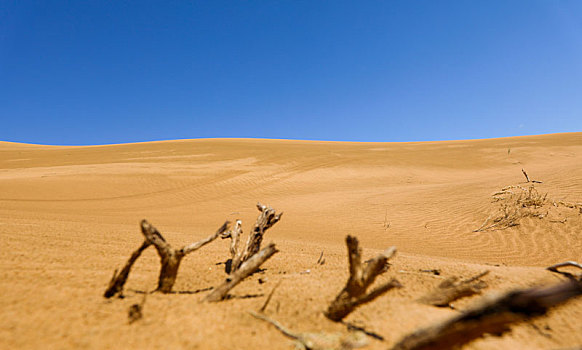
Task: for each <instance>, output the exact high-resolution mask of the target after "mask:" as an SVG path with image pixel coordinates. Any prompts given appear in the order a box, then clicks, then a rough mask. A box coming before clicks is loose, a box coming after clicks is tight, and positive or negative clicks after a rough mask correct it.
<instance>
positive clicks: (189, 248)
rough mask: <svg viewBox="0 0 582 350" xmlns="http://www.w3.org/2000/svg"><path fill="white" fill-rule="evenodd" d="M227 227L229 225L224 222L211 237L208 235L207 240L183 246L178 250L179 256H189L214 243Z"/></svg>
mask: <svg viewBox="0 0 582 350" xmlns="http://www.w3.org/2000/svg"><path fill="white" fill-rule="evenodd" d="M237 223H238V221H237ZM228 225H229V222H228V221H226V222H225V223H224V224H222V226H221V227H220V228H219V229H218V230H217V231H216V232H215V233H214V234H213V235H210V236H208V237H207V238H205V239H203V240H201V241H198V242H196V243H192V244H189V245H187V246H184V247H183V248H182V249H180V254H182V255H187V254H190V253H192V252H195V251H197V250H198V249H200V248H202V247H204V246H205V245H207V244H208V243H210V242H212V241H214V240H215V239H217V238H218V237H220V236H222V235H223V233H224V232H225V231H226V230H227V229H228Z"/></svg>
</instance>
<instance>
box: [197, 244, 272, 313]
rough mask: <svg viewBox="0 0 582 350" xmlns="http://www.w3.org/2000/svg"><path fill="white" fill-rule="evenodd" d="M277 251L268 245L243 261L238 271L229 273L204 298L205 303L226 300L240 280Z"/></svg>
mask: <svg viewBox="0 0 582 350" xmlns="http://www.w3.org/2000/svg"><path fill="white" fill-rule="evenodd" d="M277 252H278V250H277V248H275V244H274V243H270V244H269V245H268V246H266V247H265V248H263V249H262V250H260V251H259V252H258V253H257V254H254V255H253V256H252V257H251V258H250V259H248V260H247V261H245V262H244V263H243V264H242V265H241V266H240V268H239V269H238V270H236V271H235V272H233V273H231V274H230V275H229V276H228V277H227V278H226V280H225V281H224V283H222V284H221V285H220V286H218V287H217V288H215V289H214V290H213V291H212V292H211V293H210V294H208V295H207V296H206V298H204V300H205V301H209V302H214V301H221V300H224V299H225V298H226V296H227V295H228V292H229V291H230V290H231V289H232V288H234V287H235V286H236V285H237V284H239V283H240V282H241V281H242V280H244V279H245V278H247V277H248V276H250V275H251V274H252V273H254V272H255V271H257V269H258V268H259V267H260V266H261V265H262V264H263V263H264V262H265V261H267V260H268V259H269V258H270V257H271V256H273V255H274V254H275V253H277Z"/></svg>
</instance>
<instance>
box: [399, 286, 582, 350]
mask: <svg viewBox="0 0 582 350" xmlns="http://www.w3.org/2000/svg"><path fill="white" fill-rule="evenodd" d="M579 295H582V281H574V280H572V281H568V282H564V283H560V284H556V285H553V286H549V287H538V288H530V289H523V290H516V291H512V292H509V293H507V294H505V295H503V296H501V297H498V298H495V299H493V300H491V301H485V302H484V303H483V304H482V305H481V306H478V307H475V308H473V309H471V310H468V311H466V312H464V313H462V314H461V315H458V316H455V317H453V318H451V319H449V320H447V321H444V322H442V323H438V324H436V325H433V326H431V327H428V328H424V329H420V330H417V331H415V332H413V333H411V334H410V335H407V336H406V337H404V338H403V339H402V340H400V341H399V342H398V343H397V344H396V345H395V346H394V347H393V348H392V350H429V349H451V348H455V347H460V346H462V345H463V344H466V343H468V342H471V341H472V340H474V339H477V338H479V337H481V336H482V335H484V334H486V333H489V334H496V335H500V334H502V333H504V332H505V331H507V330H508V326H509V325H510V324H512V323H516V322H520V321H524V320H527V319H530V318H534V317H537V316H541V315H544V314H545V313H546V312H547V311H548V309H550V308H552V307H554V306H557V305H559V304H561V303H564V302H566V301H567V300H569V299H571V298H574V297H576V296H579Z"/></svg>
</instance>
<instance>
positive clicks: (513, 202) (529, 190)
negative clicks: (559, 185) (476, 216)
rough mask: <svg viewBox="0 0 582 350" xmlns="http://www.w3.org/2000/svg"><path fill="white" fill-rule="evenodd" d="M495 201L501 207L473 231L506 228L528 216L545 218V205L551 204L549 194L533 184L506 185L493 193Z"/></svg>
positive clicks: (517, 223)
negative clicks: (540, 190) (524, 185)
mask: <svg viewBox="0 0 582 350" xmlns="http://www.w3.org/2000/svg"><path fill="white" fill-rule="evenodd" d="M493 201H494V202H499V203H500V204H499V207H498V208H497V210H496V211H495V212H493V213H492V214H491V215H489V217H488V218H487V219H486V220H485V221H484V222H483V224H482V225H481V227H479V228H478V229H476V230H474V231H473V232H481V231H487V230H504V229H506V228H509V227H513V226H517V225H519V221H520V220H521V219H522V218H526V217H537V218H540V219H543V218H544V217H546V216H547V215H548V211H547V210H545V208H544V206H546V205H550V201H549V200H548V194H547V193H544V194H542V193H540V192H539V191H538V190H537V189H536V188H535V185H533V184H532V185H530V186H529V187H523V186H519V185H518V186H507V187H504V188H502V189H501V190H500V191H499V192H496V193H494V194H493ZM552 203H553V202H552Z"/></svg>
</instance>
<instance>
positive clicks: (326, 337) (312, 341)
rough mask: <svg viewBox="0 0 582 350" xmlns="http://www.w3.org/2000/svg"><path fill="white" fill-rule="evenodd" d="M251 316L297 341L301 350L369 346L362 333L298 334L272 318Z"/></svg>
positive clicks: (333, 349)
mask: <svg viewBox="0 0 582 350" xmlns="http://www.w3.org/2000/svg"><path fill="white" fill-rule="evenodd" d="M249 314H251V316H253V317H255V318H257V319H259V320H261V321H265V322H267V323H270V324H271V325H273V326H274V327H275V328H276V329H277V330H278V331H279V332H281V333H282V334H283V335H284V336H286V337H288V338H291V339H293V340H295V341H296V342H297V343H298V345H299V347H298V348H300V349H305V350H350V349H355V348H360V347H363V346H366V345H368V342H369V341H368V338H367V337H366V334H365V333H364V332H361V331H356V332H350V333H349V334H347V335H343V334H341V333H297V332H293V331H292V330H290V329H289V328H287V327H285V326H283V325H282V324H281V323H279V322H277V321H275V320H273V319H272V318H270V317H268V316H266V315H263V314H258V313H255V312H253V311H249Z"/></svg>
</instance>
